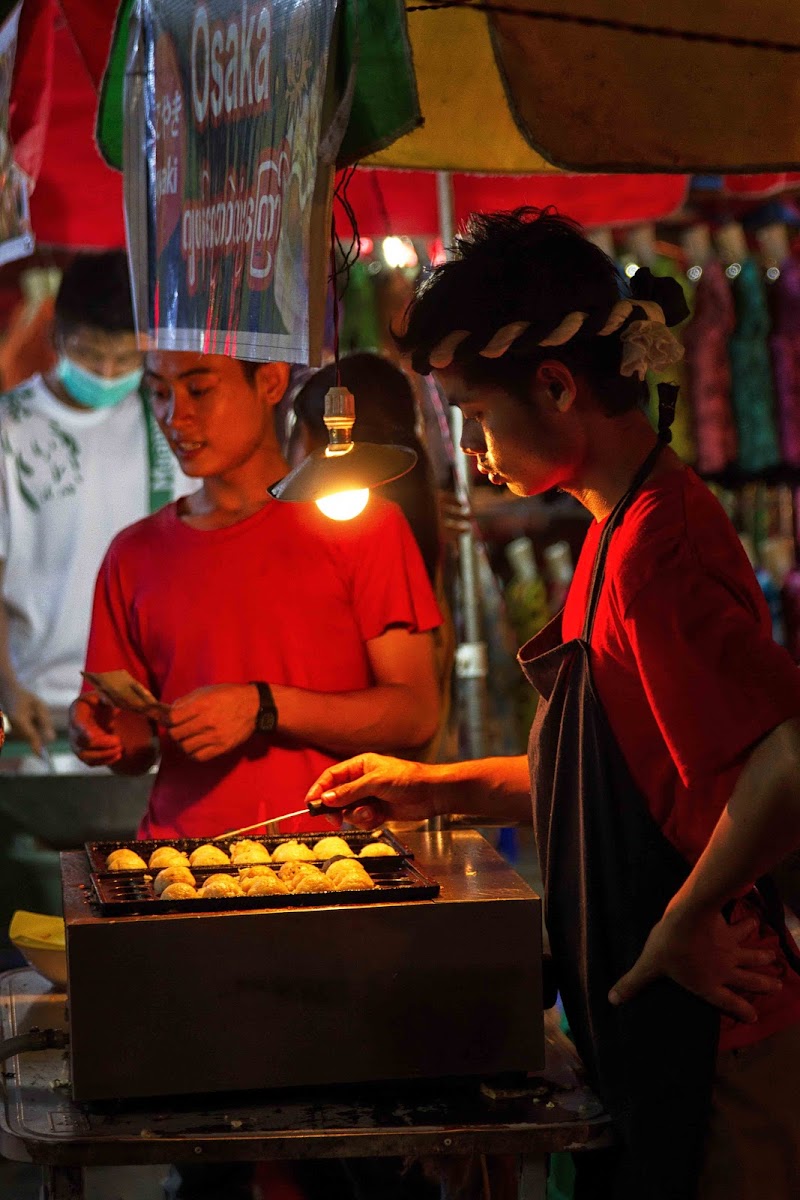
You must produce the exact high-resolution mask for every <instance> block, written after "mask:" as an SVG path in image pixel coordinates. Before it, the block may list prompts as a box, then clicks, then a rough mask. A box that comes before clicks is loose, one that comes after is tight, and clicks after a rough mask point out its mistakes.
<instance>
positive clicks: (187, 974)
mask: <svg viewBox="0 0 800 1200" xmlns="http://www.w3.org/2000/svg"><path fill="white" fill-rule="evenodd" d="M362 836H363V835H360V834H348V839H350V840H353V839H358V838H359V837H362ZM367 836H368V835H367ZM407 837H408V842H409V845H410V848H411V850H412V851H413V852H414V857H413V860H412V859H410V858H409V857H407V856H405V855H398V856H397V858H396V859H392V858H385V859H380V858H378V859H363V860H361V861H362V862H363V863H364V865H365V866H366V867H367V870H369V871H370V872H373V871H374V872H376V873H377V874H380V873H381V872H383V871H387V872H388V873H389V874H388V877H387V879H385V880H384V882H383V883H382V884H381V885H379V886H378V887H377V888H375V889H374V890H371V891H365V892H357V893H355V894H353V895H352V896H347V897H346V900H345V902H342V900H343V898H344V895H345V894H343V893H338V894H337V893H335V892H330V893H329V892H325V893H317V894H314V895H313V902H312V903H310V904H308V905H306V904H302V905H297V904H296V903H293V900H294V896H293V895H290V896H281V897H279V900H280V906H276V907H273V906H272V897H257V898H256V897H254V898H253V899H255V900H257V904H253V903H252V900H251V899H249V898H248V897H246V896H245V897H236V898H235V899H234V901H233V906H232V907H231V908H227V907H226V908H222V907H221V903H224V904H225V905H226V906H227V905H228V903H229V902H228V900H227V899H226V900H225V901H223V902H219V901H216V900H215V901H214V902H213V906H212V907H210V908H209V907H203V908H202V910H198V909H197V908H196V906H195V905H194V904H193V903H192V902H187V904H186V905H185V906H183V905H182V906H181V907H180V908H176V909H175V910H174V911H166V906H165V905H164V906H162V905H160V904H159V903H158V902H155V901H152V900H146V901H139V902H137V901H136V900H134V908H135V911H131V910H128V911H127V912H126V913H123V912H121V911H120V910H117V911H114V912H113V913H109V914H108V915H106V914H105V913H104V912H103V910H102V908H101V907H100V906H99V905H98V902H97V893H96V884H95V882H93V880H92V875H93V874H95V875H98V874H103V873H102V872H96V871H93V869H92V867H93V864H94V863H95V862H97V861H98V857H97V856H98V855H102V856H103V864H105V856H106V855H107V854H108V853H110V851H111V850H112V849H115V848H119V847H118V846H117V845H116V843H102V842H101V843H95V844H94V846H93V848H91V849H93V851H94V853H93V855H92V854H90V855H87V854H86V853H85V851H83V850H80V851H74V852H67V853H64V854H63V855H62V857H61V864H62V879H63V884H64V919H65V923H66V935H67V969H68V990H69V1022H70V1060H71V1079H72V1090H73V1096H74V1098H75V1099H76V1100H80V1101H105V1100H116V1099H120V1100H122V1101H124V1100H126V1099H134V1098H137V1097H156V1096H186V1095H192V1094H195V1095H196V1094H201V1093H209V1092H239V1091H244V1090H247V1089H251V1088H252V1089H260V1090H263V1089H281V1088H287V1087H288V1088H291V1087H295V1086H296V1087H309V1086H312V1087H313V1086H317V1085H319V1086H326V1085H331V1084H340V1083H341V1084H345V1083H359V1082H364V1083H366V1082H374V1081H377V1080H384V1081H386V1080H400V1079H420V1078H430V1079H435V1078H442V1077H446V1076H475V1075H479V1076H496V1075H499V1074H503V1073H509V1072H513V1073H516V1072H524V1071H528V1070H535V1069H537V1068H539V1067H541V1065H542V1063H543V1007H542V991H541V904H540V901H539V898H538V896H536V895H535V893H534V892H532V891H531V889H530V888H529V887H528V886H527V884H526V883H525V882H524V881H523V880H522V879H520V877H519V876H518V875H517V874H516V873H515V872H514V871H513V870H512V869H511V868H510V867H509V866H508V864H507V863H506V862H505V861H504V860H503V859H502V858H501V857H500V855H498V854H497V853H496V851H495V850H493V849H492V847H491V846H490V845H489V844H488V843H487V842H486V841H485V840H484V839H483V838H482V837H480V835H479V834H477V833H474V832H472V831H468V830H457V831H445V832H442V833H430V834H417V833H414V834H408V835H407ZM266 840H267V842H269V841H270V840H272V841H273V843H274V842H275V841H279V840H285V839H266ZM171 844H173V845H174V844H175V843H171ZM148 846H149V847H150V848H152V843H149V844H148V843H138V848H139V849H140V850H142V851H144V850H146V849H147V848H148ZM187 847H188V843H183V848H184V849H186V848H187ZM355 848H356V847H355V845H354V846H353V849H355ZM384 864H385V865H384ZM205 870H206V869H204V872H205ZM214 870H216V869H214ZM398 871H399V872H401V873H402V880H404V881H405V882H402V880H401V881H398V879H397V877H396V876H395V877H394V878H393V876H392V872H398ZM148 873H150V872H148ZM133 874H137V873H133ZM144 874H145V872H139V873H138V876H139V879H140V880H141V878H142V876H143V875H144ZM197 874H198V882H199V876H200V875H201V872H200V870H199V869H198V871H197ZM418 876H419V877H423V878H424V879H425V880H427V881H428V882H429V883H430V881H433V880H435V881H436V882H435V885H434V886H435V887H436V889H437V891H438V895H436V897H435V899H428V900H425V899H423V900H419V899H412V898H411V897H413V896H414V895H415V894H419V893H415V892H414V891H413V890H412V889H413V887H414V886H416V885H415V884H414V883H413V882H411V883H410V882H409V881H413V880H415V879H417V877H418ZM132 877H133V875H132V874H128V875H127V876H126V877H125V879H122V878H120V879H118V880H117V881H115V886H116V887H124V886H125V880H128V881H129V880H131V879H132ZM390 898H391V901H392V902H391V903H385V901H386V900H388V899H390ZM123 902H124V901H123ZM190 905H191V907H190Z"/></svg>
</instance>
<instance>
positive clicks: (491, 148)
mask: <svg viewBox="0 0 800 1200" xmlns="http://www.w3.org/2000/svg"><path fill="white" fill-rule="evenodd" d="M408 34H409V38H410V42H411V51H412V54H413V61H414V72H415V75H416V84H417V92H418V95H419V106H420V110H421V113H422V117H423V120H424V124H423V125H421V126H420V127H419V128H418V129H415V130H414V131H413V132H412V133H409V134H406V135H405V136H404V137H401V138H400V139H399V140H398V141H396V142H394V144H393V145H391V146H390V147H389V148H388V149H387V150H382V151H380V152H379V153H378V154H374V155H372V156H371V157H370V158H368V159H366V160H365V165H367V166H374V167H406V168H409V169H414V170H438V171H480V172H487V173H490V174H492V175H497V174H501V173H504V172H508V173H510V174H513V175H541V174H543V173H546V172H548V171H554V170H555V168H554V167H553V166H551V164H550V163H549V162H547V161H546V160H545V159H544V158H542V156H541V154H539V153H538V152H537V151H536V150H534V149H533V147H532V146H531V145H530V144H529V143H528V142H527V141H526V140H525V138H524V137H523V135H522V133H521V132H520V130H519V129H518V128H517V124H516V121H515V119H514V115H513V111H512V109H511V107H510V106H509V104H508V101H507V99H506V93H505V89H504V86H503V81H502V79H501V77H500V72H499V70H498V65H497V61H496V59H495V55H494V50H493V48H492V43H491V39H490V36H489V25H488V22H487V19H486V17H485V16H484V14H483V13H481V12H475V11H473V12H471V11H469V10H468V9H466V8H450V9H443V10H441V11H440V12H435V11H427V12H411V13H409V14H408Z"/></svg>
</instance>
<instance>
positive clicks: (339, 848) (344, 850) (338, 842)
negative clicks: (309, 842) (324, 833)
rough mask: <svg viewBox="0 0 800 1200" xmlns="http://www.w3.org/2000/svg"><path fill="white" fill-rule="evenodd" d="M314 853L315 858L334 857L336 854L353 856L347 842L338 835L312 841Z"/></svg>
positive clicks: (347, 856)
mask: <svg viewBox="0 0 800 1200" xmlns="http://www.w3.org/2000/svg"><path fill="white" fill-rule="evenodd" d="M314 854H315V856H316V857H317V858H334V857H335V856H336V855H337V854H341V855H344V857H345V858H354V857H355V855H354V853H353V851H352V850H351V849H350V847H349V846H348V844H347V842H346V841H345V840H344V838H340V837H324V838H320V840H319V841H318V842H315V843H314Z"/></svg>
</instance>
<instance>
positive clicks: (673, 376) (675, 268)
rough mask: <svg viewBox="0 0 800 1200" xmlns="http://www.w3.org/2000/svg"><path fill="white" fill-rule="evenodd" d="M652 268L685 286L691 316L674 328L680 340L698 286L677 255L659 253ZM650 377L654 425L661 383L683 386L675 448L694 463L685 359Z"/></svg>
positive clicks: (685, 327) (692, 421) (692, 420)
mask: <svg viewBox="0 0 800 1200" xmlns="http://www.w3.org/2000/svg"><path fill="white" fill-rule="evenodd" d="M650 269H651V270H652V272H653V274H654V275H655V276H657V277H658V278H660V279H665V278H666V279H674V280H676V281H677V282H678V283H679V284H680V286H681V288H682V289H683V294H684V296H685V297H686V304H687V305H688V308H689V316H688V317H687V319H686V320H685V321H684V322H683V323H682V324H680V325H676V326H675V328H674V330H673V332H674V334H675V336H676V337H677V338H678V339H679V340H683V335H684V331H685V330H686V329H687V327H688V326H689V324H690V322H691V313H692V310H693V307H694V287H693V286H692V284H691V283H690V282H689V280H688V279H687V277H686V275H685V274H684V273H683V271H681V269H680V267H679V265H678V263H677V262H676V261H675V259H674V258H671V257H670V256H669V255H667V254H657V255H656V256H655V258H654V259H653V261H652V263H651V265H650ZM648 381H649V384H650V411H651V417H652V421H653V427H654V428H656V427H657V426H658V387H659V384H661V383H674V384H677V385H678V387H679V388H680V399H679V401H678V405H677V407H676V409H675V420H674V421H673V422H672V449H673V450H674V451H675V453H676V454H677V455H678V457H679V458H681V459H682V460H683V461H684V462H685V463H693V462H694V461H695V459H696V457H697V450H696V444H695V429H694V413H693V411H692V408H691V406H690V404H689V403H687V397H688V395H689V389H688V387H687V386H686V382H687V379H686V365H685V363H684V362H679V363H676V364H675V366H674V367H670V368H669V370H668V371H665V372H664V374H663V375H656V374H654V373H653V372H650V374H649V375H648Z"/></svg>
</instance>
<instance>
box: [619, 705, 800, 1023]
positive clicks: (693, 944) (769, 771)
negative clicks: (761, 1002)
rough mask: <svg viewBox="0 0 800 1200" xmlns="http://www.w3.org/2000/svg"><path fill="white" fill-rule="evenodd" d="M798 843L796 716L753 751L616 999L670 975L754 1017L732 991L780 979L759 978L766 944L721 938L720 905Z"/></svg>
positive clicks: (799, 729) (799, 739)
mask: <svg viewBox="0 0 800 1200" xmlns="http://www.w3.org/2000/svg"><path fill="white" fill-rule="evenodd" d="M797 849H800V719H796V720H791V721H785V722H784V723H783V724H781V725H779V726H778V727H777V728H776V729H774V730H773V731H772V733H770V734H769V735H768V736H767V737H766V738H764V740H763V741H762V742H761V743H760V745H759V746H757V748H756V749H755V750H754V751H753V753H752V754H751V755H750V758H749V759H748V761H747V764H746V765H745V767H744V769H743V771H742V773H741V775H740V776H739V779H738V781H737V783H736V787H735V788H734V791H733V794H732V796H731V798H730V801H729V802H728V805H727V807H726V808H725V810H724V811H723V813H722V816H721V817H720V819H719V821H718V822H717V824H716V827H715V829H714V832H713V834H712V835H711V838H710V840H709V843H708V845H707V846H706V849H705V851H704V852H703V854H702V856H701V857H700V859H699V860H698V862H697V864H696V866H695V867H694V869H693V870H692V872H691V874H690V875H689V877H688V879H687V880H686V883H685V884H684V885H683V887H682V888H681V889H680V891H679V892H678V893H677V894H676V895H675V897H674V898H673V900H672V901H671V902H670V904H669V906H668V908H667V911H666V913H665V914H664V917H663V918H662V920H661V921H660V922H659V924H658V925H656V927H655V929H654V930H653V932H652V933H651V935H650V938H649V939H648V942H647V944H646V946H645V948H644V950H643V952H642V955H641V957H640V958H639V960H638V962H637V963H636V964H635V966H634V967H633V969H632V970H631V971H629V972H628V974H627V975H626V976H624V978H623V979H621V980H620V981H619V983H617V985H616V986H615V988H614V989H612V999H613V1000H614V1002H616V1003H620V1002H622V1001H624V1000H627V999H629V998H630V997H631V996H633V995H635V994H636V992H638V991H639V990H640V989H641V988H642V987H644V986H645V984H647V983H649V982H651V981H652V980H654V979H657V978H659V977H660V976H662V975H669V976H670V977H671V978H673V979H675V980H676V981H677V982H678V983H681V984H682V985H683V986H684V987H686V988H688V989H689V990H690V991H693V992H696V993H697V994H698V995H701V996H704V998H705V999H708V1000H710V1001H711V1002H712V1003H713V1004H716V1005H718V1007H721V1008H724V1009H725V1010H726V1011H728V1012H730V1013H731V1014H732V1015H733V1016H736V1017H738V1018H739V1019H740V1020H744V1021H753V1020H755V1019H756V1012H755V1009H754V1008H753V1006H752V1005H751V1004H749V1003H748V1002H747V1000H745V999H744V998H743V997H742V996H740V995H737V994H736V992H737V990H738V989H741V990H742V991H750V992H766V991H774V990H777V989H778V988H779V987H780V983H779V981H776V980H766V981H765V982H764V983H763V984H762V983H759V982H758V981H759V980H762V979H764V978H765V977H764V976H762V975H760V974H758V968H759V967H762V968H763V967H765V966H768V965H769V959H770V956H769V955H768V954H766V953H765V952H764V951H747V950H745V949H744V948H743V947H742V946H741V944H740V943H741V941H742V938H738V940H737V941H736V944H734V939H733V937H731V938H730V939H728V943H726V944H724V943H723V942H722V941H721V940H720V939H721V937H722V935H723V934H724V932H725V931H724V930H723V929H722V927H721V924H720V922H721V921H722V918H721V916H720V909H721V908H722V907H723V906H724V905H725V904H727V903H728V901H730V900H733V899H734V898H736V897H737V896H740V895H742V893H743V892H745V891H746V890H747V889H748V888H750V887H751V886H752V884H753V883H754V882H755V880H757V879H758V878H759V877H760V876H761V875H764V874H765V873H767V872H768V871H771V870H772V869H773V867H776V866H777V865H778V864H779V863H781V862H782V861H783V860H784V859H785V858H786V857H787V856H788V855H789V854H791V853H793V852H794V851H795V850H797ZM744 924H745V925H748V924H750V923H749V922H745V923H744ZM742 932H744V933H746V932H747V931H746V930H745V931H742ZM750 932H752V929H751V930H750ZM735 933H736V927H734V930H733V934H734V936H735ZM753 971H755V972H756V975H755V976H753V974H752V972H753Z"/></svg>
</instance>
